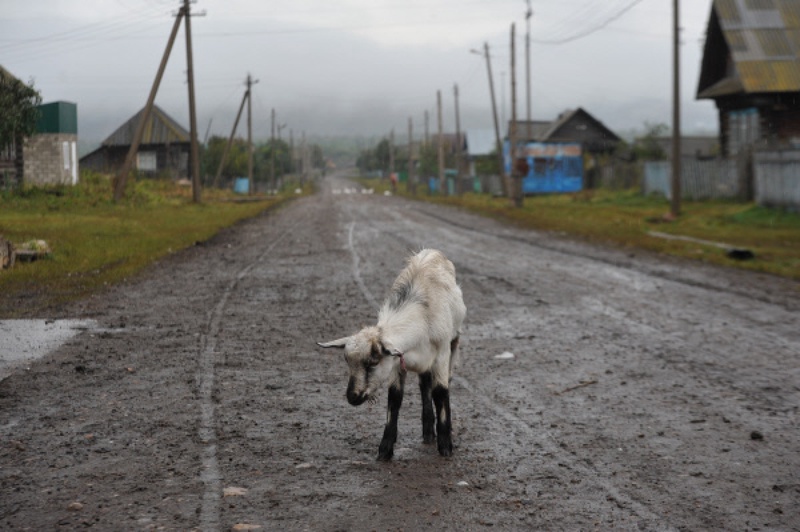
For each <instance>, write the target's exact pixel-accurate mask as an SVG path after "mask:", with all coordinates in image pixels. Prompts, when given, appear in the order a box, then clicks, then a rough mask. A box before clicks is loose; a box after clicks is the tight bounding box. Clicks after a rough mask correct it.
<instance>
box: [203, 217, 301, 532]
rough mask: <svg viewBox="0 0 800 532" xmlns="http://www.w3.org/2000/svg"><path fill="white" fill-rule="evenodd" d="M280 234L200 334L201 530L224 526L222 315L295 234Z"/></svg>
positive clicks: (228, 289)
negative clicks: (218, 405) (218, 394)
mask: <svg viewBox="0 0 800 532" xmlns="http://www.w3.org/2000/svg"><path fill="white" fill-rule="evenodd" d="M279 231H280V234H279V235H278V236H277V237H275V238H274V239H273V241H272V242H271V243H270V244H269V245H268V246H267V247H266V249H265V250H264V251H263V252H262V253H261V254H259V255H258V257H257V258H256V259H255V260H253V261H252V262H250V263H249V264H247V265H246V266H244V267H243V268H242V269H241V270H239V272H238V273H237V274H236V275H235V276H234V278H233V279H232V280H231V281H230V283H229V284H228V286H227V287H225V290H224V292H223V293H222V295H221V297H220V299H219V301H218V302H217V304H216V305H215V306H214V308H213V309H212V310H211V312H209V315H208V319H207V321H206V327H205V329H206V332H205V333H204V334H201V335H200V348H199V351H200V352H199V357H198V361H199V362H198V368H197V372H196V374H195V382H196V383H197V388H198V395H199V399H200V426H199V428H198V431H197V435H198V438H199V439H200V442H201V443H202V444H203V445H204V447H203V452H202V457H201V460H202V467H203V470H202V471H201V473H200V478H201V480H202V482H203V485H204V492H203V497H202V503H201V507H200V516H199V518H200V529H201V530H219V529H220V526H221V521H220V517H221V515H220V501H221V498H222V485H221V481H222V478H221V475H220V470H219V462H218V458H217V434H216V422H215V401H214V397H213V395H214V380H215V369H214V367H215V357H216V352H217V338H218V337H219V333H220V330H221V325H222V320H223V312H224V310H225V307H226V305H227V304H228V301H229V299H230V298H231V295H232V294H233V293H234V292H235V291H236V288H237V287H238V285H239V283H240V282H241V281H242V279H244V278H245V277H247V275H248V274H249V273H250V272H251V271H252V269H253V268H255V267H256V266H257V265H258V264H259V263H261V262H263V261H264V259H265V258H266V257H267V256H268V255H269V254H270V253H271V252H272V250H273V249H275V247H277V246H278V244H280V243H281V242H283V241H284V240H285V239H286V238H287V237H288V236H289V235H291V234H292V232H293V231H292V229H291V228H288V229H286V228H285V229H280V230H279Z"/></svg>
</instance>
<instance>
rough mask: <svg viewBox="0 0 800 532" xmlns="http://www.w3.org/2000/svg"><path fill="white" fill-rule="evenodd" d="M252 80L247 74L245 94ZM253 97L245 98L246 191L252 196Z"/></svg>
mask: <svg viewBox="0 0 800 532" xmlns="http://www.w3.org/2000/svg"><path fill="white" fill-rule="evenodd" d="M252 85H253V80H252V78H251V77H250V74H247V94H250V91H251V87H252ZM252 101H253V99H252V98H250V97H248V98H247V184H248V192H249V193H250V195H251V196H252V195H253V194H255V191H256V185H255V183H254V182H253V105H252Z"/></svg>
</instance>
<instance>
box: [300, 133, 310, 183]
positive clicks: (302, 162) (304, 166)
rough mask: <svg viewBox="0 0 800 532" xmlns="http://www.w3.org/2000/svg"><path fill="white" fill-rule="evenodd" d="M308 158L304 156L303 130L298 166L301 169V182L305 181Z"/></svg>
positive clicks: (304, 136)
mask: <svg viewBox="0 0 800 532" xmlns="http://www.w3.org/2000/svg"><path fill="white" fill-rule="evenodd" d="M307 165H308V160H307V158H306V132H305V131H303V138H302V143H301V144H300V167H301V168H302V169H303V172H302V174H301V175H302V176H303V178H302V182H303V183H305V182H306V173H307V172H308V166H307Z"/></svg>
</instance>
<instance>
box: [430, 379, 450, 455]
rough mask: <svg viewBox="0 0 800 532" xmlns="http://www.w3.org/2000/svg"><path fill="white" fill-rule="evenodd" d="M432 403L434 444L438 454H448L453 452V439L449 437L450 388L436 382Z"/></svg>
mask: <svg viewBox="0 0 800 532" xmlns="http://www.w3.org/2000/svg"><path fill="white" fill-rule="evenodd" d="M431 395H433V404H434V406H436V446H437V447H438V449H439V454H440V455H442V456H450V455H452V454H453V439H452V437H451V434H450V433H451V427H452V425H451V423H450V390H448V389H447V387H446V386H445V385H443V384H439V383H436V384H435V385H434V387H433V393H432V394H431Z"/></svg>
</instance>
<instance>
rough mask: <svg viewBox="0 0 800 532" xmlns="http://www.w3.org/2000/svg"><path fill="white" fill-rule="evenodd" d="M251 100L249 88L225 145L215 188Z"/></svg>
mask: <svg viewBox="0 0 800 532" xmlns="http://www.w3.org/2000/svg"><path fill="white" fill-rule="evenodd" d="M249 99H250V87H249V86H248V88H247V90H245V91H244V96H243V97H242V103H241V104H239V112H238V113H236V120H235V121H234V122H233V128H232V129H231V135H230V136H229V137H228V143H227V144H226V145H225V150H224V151H223V152H222V159H220V161H219V167H218V168H217V175H216V176H215V177H214V186H215V187H216V186H218V185H219V178H220V176H221V175H222V169H223V168H224V167H225V162H226V161H227V160H228V153H229V152H230V151H231V146H233V138H234V136H235V135H236V128H237V127H238V126H239V120H240V119H241V118H242V111H243V110H244V104H245V102H247V100H249Z"/></svg>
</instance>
